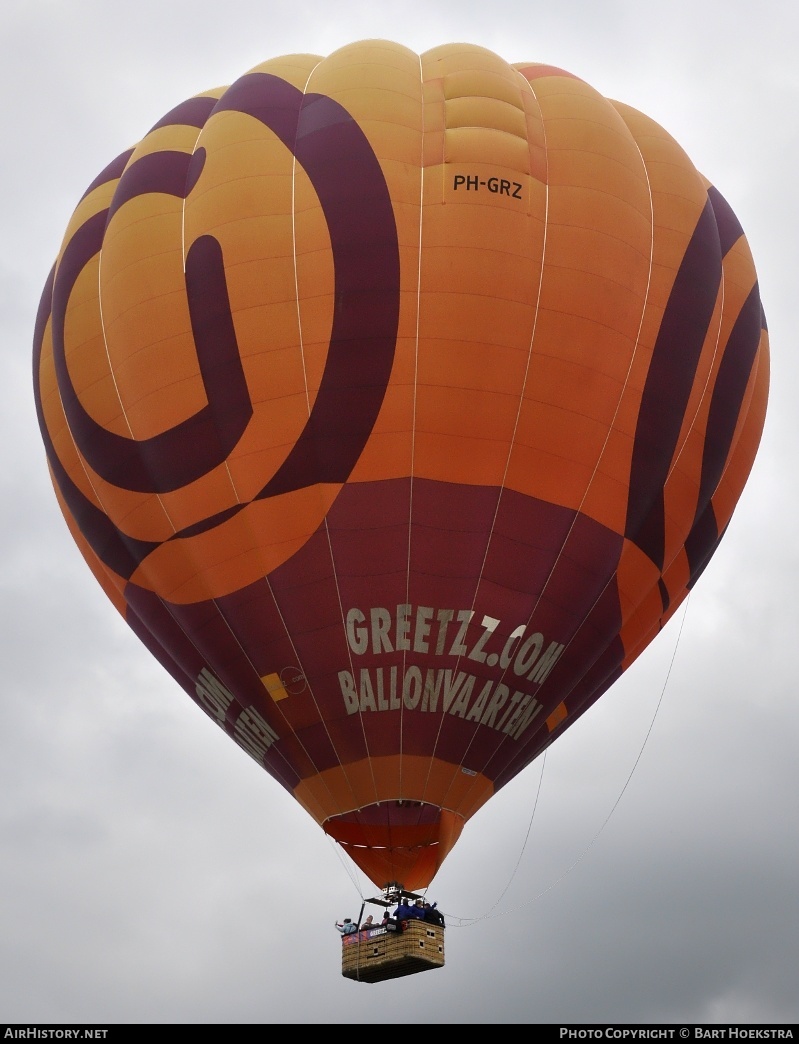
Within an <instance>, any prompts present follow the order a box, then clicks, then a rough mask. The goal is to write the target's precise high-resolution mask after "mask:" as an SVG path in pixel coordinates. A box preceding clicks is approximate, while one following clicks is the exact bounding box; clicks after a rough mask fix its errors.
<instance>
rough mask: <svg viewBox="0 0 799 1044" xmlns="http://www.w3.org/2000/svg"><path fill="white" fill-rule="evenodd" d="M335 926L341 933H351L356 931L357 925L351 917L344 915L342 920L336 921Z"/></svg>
mask: <svg viewBox="0 0 799 1044" xmlns="http://www.w3.org/2000/svg"><path fill="white" fill-rule="evenodd" d="M336 928H338V930H339V931H340V932H341V934H342V935H352V934H353V932H357V931H358V925H357V924H354V923H353V921H352V918H351V917H345V918H344V920H343V921H336Z"/></svg>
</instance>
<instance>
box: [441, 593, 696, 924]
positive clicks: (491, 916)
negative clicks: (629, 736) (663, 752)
mask: <svg viewBox="0 0 799 1044" xmlns="http://www.w3.org/2000/svg"><path fill="white" fill-rule="evenodd" d="M690 598H691V593H690V592H689V593H688V595H687V597H686V599H685V608H684V610H683V614H682V619H681V621H680V628H679V631H678V632H677V640H676V642H675V643H674V650H673V652H672V654H671V660H670V662H669V667H668V670H667V672H666V677H665V680H664V682H663V687H662V689H661V691H660V696H659V697H658V701H657V703H656V704H655V709H654V712H653V714H652V720H651V722H650V723H649V728H648V729H647V731H646V735H645V736H644V738H643V740H642V742H641V749H640V750H639V751H638V754H637V756H636V758H635V761H634V762H633V765H632V768H631V769H630V771H629V773H628V775H627V779H626V780H625V782H624V785H623V786H622V788H621V790H620V791H619V794H618V797H617V798H616V800H615V801H614V802H613V805H612V806H611V809H610V811H609V812H608V814H607V816H605V819H604V821H603V822H602V824H601V826H600V827H599V829H598V830H597V832H596V833H595V834H594V836H593V837H592V838H591V840H590V841H589V842H588V844H587V845H586V847H585V849H584V850H583V851H582V852H581V853H580V855H579V856H578V857H577V858H576V859H575V860H574V862H573V863H571V865H570V866H568V867H567V868H566V869H565V870H564V871H563V873H562V874H561V875H560V876H559V877H557V878H556V879H555V880H554V881H552V882H551V884H549V885H547V887H546V888H544V889H542V890H541V891H540V892H538V893H537V894H536V895H534V896H533V897H532V898H531V899H528V900H527V901H526V902H524V903H522V904H521V906H516V907H514V908H513V909H512V910H503V911H501V912H499V913H494V911H495V910H496V908H497V907H498V906H499V904H500V903H501V902H502V899H503V898H504V897H505V895H506V894H507V892H508V889H509V888H510V886H511V885H512V884H513V882H514V880H515V878H516V875H517V873H518V872H519V867H520V866H521V863H522V859H523V858H524V853H525V851H526V849H527V843H528V841H529V840H530V834H531V833H532V829H533V822H534V820H535V814H536V811H537V809H538V801H539V797H540V795H541V786H542V784H543V780H544V771H545V769H546V757H547V753H548V751H544V760H543V762H542V765H541V775H540V777H539V780H538V788H537V790H536V794H535V800H534V802H533V808H532V812H531V813H530V822H529V824H528V826H527V832H526V834H525V837H524V842H523V844H522V847H521V851H520V852H519V858H518V859H517V860H516V865H515V867H514V868H513V871H512V872H511V875H510V877H509V878H508V883H507V884H506V885H505V887H504V888H503V889H502V891H501V892H500V894H499V896H498V897H497V899H496V900H495V901H494V903H493V904H492V905H491V906H490V907H489V908H488V910H487V911H486V912H485V913H484V914H481V915H480V916H479V917H457V916H455V915H453V914H447V924H448V926H449V927H455V928H472V927H474V925H476V924H479V923H480V922H481V921H487V920H495V919H496V918H498V917H508V916H509V915H511V914H516V913H518V912H519V911H520V910H523V909H525V908H526V907H528V906H530V905H532V904H533V903H535V902H538V900H539V899H541V898H542V897H543V896H544V895H546V894H547V892H550V891H552V889H553V888H555V887H557V885H559V884H560V882H561V881H563V880H564V879H565V878H566V877H567V876H568V875H569V874H570V873H571V872H572V870H574V869H575V867H576V866H578V865H579V864H580V863H581V862H582V861H583V859H585V857H586V856H587V855H588V853H589V852H590V850H591V849H592V848H593V846H594V845H595V844H596V842H597V841H598V839H599V837H600V835H601V834H602V833H603V831H604V830H605V827H606V826H607V825H608V823H609V822H610V820H611V817H612V816H613V814H614V812H615V811H616V809H617V808H618V807H619V804H620V803H621V799H622V798H623V797H624V794H625V792H626V791H627V788H628V787H629V785H630V783H631V782H632V778H633V775H634V774H635V771H636V769H637V768H638V765H639V763H640V761H641V758H642V757H643V753H644V750H645V748H646V745H647V743H648V742H649V737H650V736H651V735H652V730H653V729H654V727H655V721H656V719H657V716H658V713H659V712H660V707H661V705H662V703H663V699H664V697H665V695H666V689H667V687H668V684H669V679H670V678H671V672H672V669H673V667H674V661H675V660H676V658H677V650H678V648H679V646H680V639H681V638H682V632H683V628H684V627H685V618H686V616H687V615H688V603H689V601H690ZM456 922H459V923H456Z"/></svg>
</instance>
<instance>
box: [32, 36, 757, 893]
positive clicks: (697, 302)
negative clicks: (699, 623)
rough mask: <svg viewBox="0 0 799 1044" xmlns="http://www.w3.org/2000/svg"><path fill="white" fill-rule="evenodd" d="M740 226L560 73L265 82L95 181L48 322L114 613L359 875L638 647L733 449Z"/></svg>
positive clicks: (743, 264)
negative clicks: (332, 841) (354, 865)
mask: <svg viewBox="0 0 799 1044" xmlns="http://www.w3.org/2000/svg"><path fill="white" fill-rule="evenodd" d="M767 353H768V347H767V335H766V327H765V321H764V317H763V312H762V308H761V303H760V298H759V294H758V286H757V278H756V274H755V270H754V267H753V263H752V259H751V256H750V252H749V249H748V246H747V242H746V239H745V238H744V236H743V233H742V230H741V228H740V225H739V223H738V221H737V220H736V218H735V216H734V214H733V213H732V211H731V209H730V207H729V206H728V205H727V203H726V202H725V201H724V199H723V198H722V196H721V195H720V193H719V192H718V191H717V190H716V189H715V188H714V187H713V186H712V185H711V184H710V183H709V182H708V181H707V180H706V178H704V177H703V176H702V175H701V174H699V173H698V172H697V171H696V170H695V169H694V167H693V165H692V163H691V162H690V160H689V159H688V158H687V157H686V155H685V154H684V152H683V151H682V150H681V149H680V147H679V146H678V145H677V143H676V142H675V141H674V140H673V139H672V138H671V137H670V136H669V135H668V134H667V133H666V132H665V131H664V130H663V129H662V128H661V127H659V126H657V125H656V124H655V123H654V122H653V121H652V120H650V119H648V118H647V117H646V116H644V115H642V114H641V113H639V112H637V111H635V110H633V109H631V108H629V107H627V106H625V105H622V104H619V103H617V102H612V101H609V100H607V99H605V98H603V97H602V96H601V95H599V94H598V93H597V92H596V91H595V90H594V89H593V88H591V87H590V86H589V85H588V84H586V83H585V82H583V81H582V80H580V79H579V78H577V77H575V76H573V75H571V74H569V73H567V72H565V71H563V70H560V69H556V68H552V67H550V66H547V65H542V64H536V63H522V64H517V65H514V66H512V65H509V64H508V63H506V62H505V61H504V60H502V59H501V58H500V57H498V56H497V55H495V54H493V53H491V52H489V51H487V50H485V49H482V48H479V47H474V46H468V45H462V44H458V45H447V46H442V47H439V48H436V49H434V50H432V51H429V52H427V53H425V54H423V55H421V56H418V55H416V54H414V53H412V52H411V51H409V50H407V49H406V48H404V47H402V46H399V45H396V44H391V43H388V42H384V41H367V42H362V43H358V44H354V45H352V46H349V47H345V48H343V49H341V50H339V51H337V52H335V53H334V54H332V55H331V56H329V57H327V58H321V57H319V56H314V55H290V56H287V57H283V58H278V59H275V60H272V61H268V62H266V63H264V64H263V65H261V66H259V67H258V68H256V69H255V70H252V71H250V72H248V73H246V74H245V75H243V76H242V77H241V78H240V79H239V80H237V81H236V83H234V84H233V85H232V86H230V87H228V88H223V89H219V90H213V91H210V92H207V93H205V94H201V95H198V96H196V97H194V98H191V99H189V100H188V101H186V102H184V103H183V104H181V105H178V106H177V107H176V108H174V109H173V110H172V111H170V112H169V113H167V115H166V116H164V117H163V118H162V119H160V120H158V122H157V123H155V125H154V126H153V128H152V129H151V130H150V132H149V133H148V134H147V135H146V136H145V137H144V138H143V139H142V141H141V142H139V144H138V145H136V146H135V147H134V148H132V149H129V150H128V151H126V152H124V153H123V154H122V155H121V156H119V157H118V158H117V159H116V160H114V161H113V162H112V163H111V164H110V165H109V166H108V167H107V168H106V169H105V170H104V171H103V172H102V173H101V174H100V175H99V176H98V177H97V178H96V180H95V181H94V182H93V183H92V185H91V186H90V187H89V189H88V190H87V192H86V193H85V195H84V196H83V198H82V199H81V201H80V202H79V204H78V206H77V208H76V210H75V213H74V215H73V217H72V220H71V221H70V224H69V227H68V229H67V232H66V235H65V238H64V242H63V245H62V248H61V251H60V253H59V256H58V259H57V262H56V264H55V266H54V269H53V272H52V274H51V277H50V279H49V281H48V283H47V286H46V288H45V291H44V294H43V297H42V303H41V308H40V314H39V319H38V323H37V330H36V337H35V349H34V358H35V362H34V366H35V389H36V397H37V406H38V409H39V418H40V426H41V431H42V436H43V438H44V442H45V445H46V449H47V455H48V459H49V464H50V469H51V474H52V477H53V481H54V485H55V489H56V492H57V495H58V498H59V502H60V505H61V508H62V510H63V513H64V515H65V518H66V520H67V523H68V525H69V527H70V530H71V532H72V534H73V536H74V538H75V540H76V542H77V544H78V546H79V548H80V550H81V552H82V553H83V555H84V556H85V558H86V560H87V562H88V564H89V566H90V567H91V569H92V570H93V572H94V574H95V576H96V577H97V579H98V580H99V582H100V583H101V584H102V586H103V588H104V589H105V591H106V592H107V594H108V597H109V598H110V599H111V601H112V602H113V603H114V605H115V606H116V607H117V609H118V610H119V611H120V612H121V613H122V614H123V616H124V618H125V620H126V621H127V623H128V624H129V625H130V627H131V628H132V629H133V630H134V631H135V633H136V634H137V635H138V636H139V637H140V639H141V640H142V642H143V643H144V644H145V645H146V646H147V648H148V649H149V650H150V651H151V652H152V653H153V654H154V655H155V656H156V657H157V658H158V659H159V660H160V662H161V663H162V664H163V665H164V666H165V667H166V669H167V670H168V671H169V672H170V673H171V674H172V675H173V677H174V678H175V679H176V680H177V681H178V682H179V683H180V684H181V685H182V686H183V687H184V688H185V690H186V691H187V692H188V693H189V695H190V696H191V697H192V698H193V699H194V700H195V701H196V702H197V703H198V704H199V706H200V707H201V708H202V709H203V710H204V711H205V712H206V713H207V714H208V715H209V716H210V717H211V718H212V719H213V720H214V721H216V723H217V724H218V725H219V726H220V727H221V728H223V729H224V730H225V731H226V732H227V733H228V734H229V735H230V736H231V737H232V738H233V739H234V740H235V741H236V742H237V743H238V744H239V745H240V746H241V747H243V748H244V750H246V751H247V752H248V753H249V754H250V755H252V757H253V758H255V759H256V761H258V763H259V764H260V765H262V766H263V767H264V769H266V771H267V772H268V773H269V774H270V775H271V776H273V777H274V778H275V779H276V780H277V781H278V782H279V783H281V784H282V785H283V786H284V787H285V788H286V789H287V790H288V791H289V792H290V793H291V794H292V795H293V796H294V797H295V798H296V799H297V800H298V801H299V802H300V804H301V805H302V806H303V807H304V808H305V809H306V810H307V811H308V812H309V813H310V815H311V816H313V817H314V819H315V820H316V821H317V822H318V823H319V824H320V826H322V827H323V829H324V830H325V831H326V832H327V833H328V834H329V835H331V836H332V837H334V838H335V839H336V840H337V841H338V842H340V844H341V845H343V847H344V848H345V849H346V851H347V852H348V853H349V854H350V855H351V856H352V858H353V859H354V860H355V862H356V863H357V864H358V865H359V866H360V867H361V868H362V869H363V870H364V871H365V873H366V874H367V875H368V876H369V877H370V878H371V879H372V880H373V881H374V882H375V884H377V885H378V886H383V885H384V884H386V883H388V882H394V881H396V882H399V883H402V884H404V885H405V886H406V887H408V888H419V887H424V886H425V885H427V884H428V883H429V882H430V880H431V879H432V877H433V875H434V874H435V873H436V871H437V869H438V867H439V866H440V865H441V862H442V860H443V859H444V858H445V856H446V855H447V853H448V852H449V851H450V850H451V848H452V846H453V844H454V843H455V841H456V840H457V838H458V836H459V834H460V832H461V829H462V828H463V825H464V824H465V823H466V822H467V821H468V819H469V818H470V817H471V816H472V815H474V813H475V812H476V811H477V810H478V809H479V808H480V807H481V806H482V805H484V803H485V802H486V801H487V800H488V799H489V798H490V797H491V795H492V794H494V793H495V792H496V791H497V790H498V789H499V788H500V787H502V786H503V785H504V784H505V783H507V782H508V781H509V780H510V779H511V778H512V777H513V776H515V775H516V773H518V772H519V771H520V770H521V769H523V768H524V767H525V766H526V765H527V764H529V763H530V762H531V761H532V760H533V759H534V758H535V757H536V756H537V755H538V754H539V753H541V752H542V751H543V750H544V749H545V748H546V747H547V746H548V745H549V744H551V743H552V742H553V740H555V739H557V738H558V737H559V736H560V735H562V734H563V733H564V732H565V730H566V729H568V727H569V725H570V724H572V723H573V722H574V721H576V720H577V718H578V717H579V716H580V715H581V714H583V713H584V711H585V710H586V709H587V708H588V707H590V706H591V705H592V704H593V703H594V702H595V701H596V700H597V699H598V698H599V697H600V696H601V695H602V693H604V692H605V691H606V690H607V689H608V687H609V686H610V685H611V684H612V683H613V682H614V681H615V680H616V679H617V678H618V677H619V676H620V674H621V673H622V672H623V671H624V670H625V669H626V668H627V667H628V666H629V665H630V664H631V663H632V662H633V660H634V659H635V658H636V657H637V656H638V655H639V654H640V652H641V651H642V650H643V649H644V648H645V647H646V645H647V644H648V643H649V642H650V641H651V640H652V639H653V638H654V637H655V636H656V635H657V634H658V632H659V631H660V630H661V628H662V627H663V625H664V623H665V621H667V620H668V618H669V617H670V616H671V614H672V613H673V612H674V611H675V609H676V607H677V606H678V605H679V604H680V602H681V601H682V600H683V599H684V598H685V596H686V594H687V592H688V591H689V589H690V588H691V586H692V585H693V584H694V582H695V581H696V579H697V578H698V576H699V575H700V573H701V572H702V570H703V569H704V567H705V565H706V564H707V561H708V559H709V558H710V556H711V555H712V554H713V552H714V551H715V548H716V546H717V544H718V542H719V540H720V538H721V536H722V535H723V533H724V530H725V527H726V526H727V524H728V522H729V519H730V517H731V514H732V512H733V509H734V507H735V505H736V502H737V500H738V498H739V495H740V493H741V491H742V489H743V486H744V483H745V481H746V478H747V476H748V473H749V470H750V467H751V465H752V462H753V459H754V456H755V452H756V449H757V445H758V441H759V438H760V434H761V430H762V426H763V421H764V415H765V409H766V398H767V386H768V354H767Z"/></svg>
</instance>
